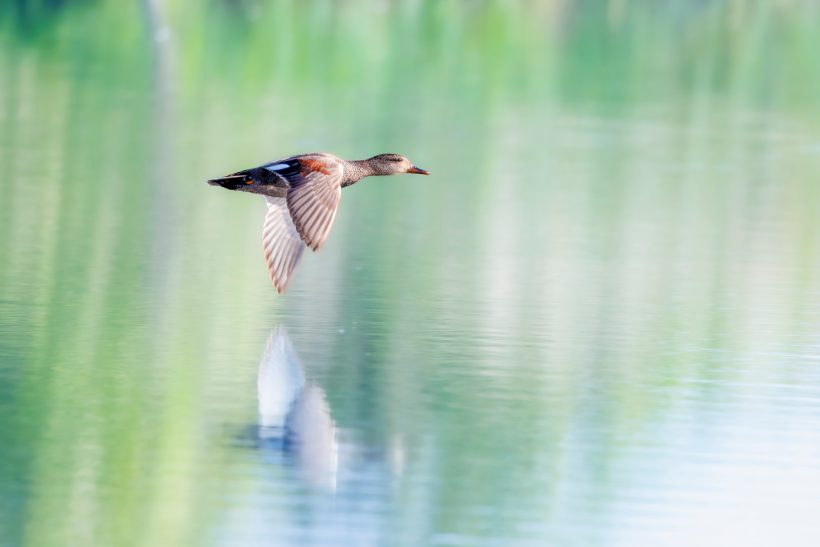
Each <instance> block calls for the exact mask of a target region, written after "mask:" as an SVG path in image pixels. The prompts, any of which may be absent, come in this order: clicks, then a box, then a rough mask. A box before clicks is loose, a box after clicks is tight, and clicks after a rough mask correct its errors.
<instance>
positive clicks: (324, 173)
mask: <svg viewBox="0 0 820 547" xmlns="http://www.w3.org/2000/svg"><path fill="white" fill-rule="evenodd" d="M399 173H416V174H419V175H427V174H428V173H427V171H425V170H424V169H420V168H418V167H416V166H415V165H413V164H412V163H411V162H410V160H408V159H407V158H405V157H404V156H400V155H399V154H379V155H378V156H373V157H372V158H368V159H366V160H354V161H348V160H343V159H342V158H339V157H337V156H334V155H333V154H326V153H324V152H319V153H312V154H299V155H297V156H290V157H289V158H284V159H281V160H276V161H273V162H270V163H266V164H263V165H260V166H259V167H253V168H251V169H245V170H243V171H237V172H236V173H233V174H230V175H226V176H224V177H220V178H216V179H211V180H209V181H208V184H211V185H213V186H221V187H223V188H227V189H228V190H237V191H239V192H251V193H254V194H261V195H263V196H265V201H266V202H267V204H268V212H267V214H266V215H265V223H264V225H263V228H262V247H263V250H264V253H265V262H267V264H268V273H269V274H270V280H271V283H273V286H274V287H275V288H276V290H277V292H279V294H282V293H283V292H285V289H286V288H287V286H288V283H290V280H291V278H292V277H293V270H294V269H295V268H296V265H297V264H298V263H299V260H300V259H301V258H302V253H303V252H304V250H305V247H310V248H311V249H312V250H314V251H316V250H318V249H319V248H320V247H321V246H322V245H323V244H324V242H325V240H326V239H327V235H328V233H330V227H331V226H332V225H333V219H334V218H335V217H336V209H337V208H338V207H339V198H340V197H341V193H342V188H344V187H346V186H351V185H353V184H356V183H357V182H359V181H360V180H362V179H363V178H365V177H369V176H372V175H395V174H399Z"/></svg>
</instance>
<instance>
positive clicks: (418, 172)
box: [407, 165, 430, 175]
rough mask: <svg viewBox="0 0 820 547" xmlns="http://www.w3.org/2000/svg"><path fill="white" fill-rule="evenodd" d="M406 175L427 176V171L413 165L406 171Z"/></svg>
mask: <svg viewBox="0 0 820 547" xmlns="http://www.w3.org/2000/svg"><path fill="white" fill-rule="evenodd" d="M407 172H408V173H415V174H416V175H429V174H430V173H428V172H427V171H425V170H424V169H422V168H421V167H416V166H415V165H414V166H413V167H411V168H410V169H408V170H407Z"/></svg>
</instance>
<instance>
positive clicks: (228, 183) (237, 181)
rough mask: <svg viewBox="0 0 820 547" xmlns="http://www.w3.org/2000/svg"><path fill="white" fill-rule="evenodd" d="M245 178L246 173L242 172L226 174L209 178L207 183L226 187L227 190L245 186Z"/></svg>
mask: <svg viewBox="0 0 820 547" xmlns="http://www.w3.org/2000/svg"><path fill="white" fill-rule="evenodd" d="M247 180H248V175H247V174H244V173H243V174H235V175H228V176H226V177H220V178H218V179H211V180H209V181H208V184H210V185H211V186H221V187H223V188H227V189H228V190H236V189H237V188H240V187H243V186H245V184H246V181H247Z"/></svg>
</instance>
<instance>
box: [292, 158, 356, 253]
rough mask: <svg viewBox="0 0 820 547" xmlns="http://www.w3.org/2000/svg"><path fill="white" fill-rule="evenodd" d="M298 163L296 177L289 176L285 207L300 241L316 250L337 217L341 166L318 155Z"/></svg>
mask: <svg viewBox="0 0 820 547" xmlns="http://www.w3.org/2000/svg"><path fill="white" fill-rule="evenodd" d="M300 162H301V165H302V169H301V170H300V172H299V174H298V176H291V177H288V182H289V183H290V188H289V189H288V197H287V202H288V210H289V211H290V216H291V219H292V220H293V224H294V225H295V226H296V230H297V231H298V233H299V235H300V236H301V238H302V240H303V241H304V242H305V243H306V244H307V245H308V246H309V247H310V248H311V249H313V250H314V251H315V250H317V249H319V248H320V247H321V246H322V245H323V244H324V242H325V240H326V239H327V236H328V234H329V233H330V228H331V226H332V225H333V220H334V219H335V218H336V210H337V208H338V207H339V199H340V198H341V195H342V175H343V169H344V168H343V167H342V165H341V163H339V162H338V161H335V160H332V159H329V158H327V157H323V156H318V155H317V156H314V157H311V158H309V159H306V158H300Z"/></svg>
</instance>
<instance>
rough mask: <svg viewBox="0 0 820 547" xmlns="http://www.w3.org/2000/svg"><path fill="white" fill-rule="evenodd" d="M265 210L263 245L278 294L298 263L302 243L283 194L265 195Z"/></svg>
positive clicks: (303, 245) (282, 290)
mask: <svg viewBox="0 0 820 547" xmlns="http://www.w3.org/2000/svg"><path fill="white" fill-rule="evenodd" d="M265 200H266V201H267V204H268V213H267V214H266V215H265V222H264V224H263V226H262V247H263V250H264V255H265V262H266V263H267V265H268V274H269V275H270V280H271V283H273V286H274V287H275V288H276V290H277V292H279V293H280V294H281V293H283V292H285V289H287V287H288V283H290V280H291V278H292V276H293V270H294V269H295V268H296V266H297V265H298V264H299V261H300V260H301V258H302V253H304V251H305V244H304V242H303V241H302V239H301V237H300V236H299V232H298V230H297V229H296V226H294V224H293V220H292V219H291V216H290V212H289V211H288V205H287V200H286V199H285V198H272V197H266V198H265Z"/></svg>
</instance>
